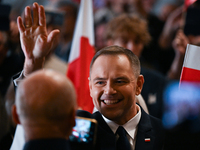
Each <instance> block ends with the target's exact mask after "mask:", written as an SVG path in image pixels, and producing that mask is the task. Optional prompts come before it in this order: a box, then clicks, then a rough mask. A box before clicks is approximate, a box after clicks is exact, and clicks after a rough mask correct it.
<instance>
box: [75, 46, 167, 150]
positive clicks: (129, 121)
mask: <svg viewBox="0 0 200 150" xmlns="http://www.w3.org/2000/svg"><path fill="white" fill-rule="evenodd" d="M143 83H144V77H143V76H142V75H140V62H139V59H138V57H137V56H136V55H134V54H133V52H132V51H130V50H128V49H125V48H122V47H119V46H109V47H105V48H103V49H101V50H100V51H98V52H97V53H96V54H95V56H94V57H93V59H92V61H91V64H90V78H89V86H90V95H91V97H92V98H93V102H94V105H95V107H96V108H97V109H98V111H97V112H96V113H94V114H92V115H91V117H92V118H95V119H96V120H97V121H98V125H99V127H98V132H97V143H96V148H97V149H101V150H103V149H113V150H114V149H118V148H119V145H118V139H120V135H118V133H117V132H118V128H119V127H120V126H121V127H123V128H124V129H125V131H126V132H125V133H126V137H125V138H127V141H128V145H129V146H130V149H135V150H138V149H149V150H150V149H152V150H157V149H162V147H163V141H164V132H163V129H162V124H161V122H160V120H158V119H156V118H154V117H152V116H149V115H148V114H146V113H145V112H144V110H143V109H142V108H141V107H140V106H139V105H137V104H136V99H135V96H136V95H139V94H140V93H141V90H142V87H143ZM82 113H83V111H79V113H78V114H79V115H80V114H82ZM116 138H117V140H116ZM123 143H125V141H124V142H123ZM122 149H126V148H124V147H123V148H122Z"/></svg>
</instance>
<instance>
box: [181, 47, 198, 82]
mask: <svg viewBox="0 0 200 150" xmlns="http://www.w3.org/2000/svg"><path fill="white" fill-rule="evenodd" d="M183 81H186V82H197V83H200V47H199V46H195V45H191V44H188V45H187V49H186V53H185V58H184V63H183V68H182V73H181V78H180V82H183Z"/></svg>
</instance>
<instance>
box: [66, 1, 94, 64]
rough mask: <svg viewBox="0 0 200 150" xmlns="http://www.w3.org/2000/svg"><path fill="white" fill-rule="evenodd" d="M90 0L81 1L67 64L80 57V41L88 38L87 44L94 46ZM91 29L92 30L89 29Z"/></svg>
mask: <svg viewBox="0 0 200 150" xmlns="http://www.w3.org/2000/svg"><path fill="white" fill-rule="evenodd" d="M92 14H93V9H92V0H81V4H80V8H79V13H78V18H77V22H76V27H75V31H74V37H73V40H72V47H71V51H70V56H69V63H70V62H72V61H73V60H75V59H77V58H78V57H79V55H80V39H81V37H82V36H84V37H88V39H89V43H90V44H91V45H94V34H93V33H94V24H93V16H92ZM91 28H92V29H91Z"/></svg>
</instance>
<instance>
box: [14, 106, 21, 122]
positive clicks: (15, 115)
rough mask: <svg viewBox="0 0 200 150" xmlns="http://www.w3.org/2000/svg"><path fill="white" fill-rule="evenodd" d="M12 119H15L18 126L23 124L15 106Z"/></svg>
mask: <svg viewBox="0 0 200 150" xmlns="http://www.w3.org/2000/svg"><path fill="white" fill-rule="evenodd" d="M12 117H13V121H14V122H15V123H16V124H21V123H20V121H19V116H18V114H17V108H16V105H15V104H14V105H13V106H12Z"/></svg>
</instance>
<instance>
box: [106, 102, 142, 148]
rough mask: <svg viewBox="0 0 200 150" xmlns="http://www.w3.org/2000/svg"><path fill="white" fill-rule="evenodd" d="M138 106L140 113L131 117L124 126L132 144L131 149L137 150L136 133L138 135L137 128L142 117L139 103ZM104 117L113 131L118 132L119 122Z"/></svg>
mask: <svg viewBox="0 0 200 150" xmlns="http://www.w3.org/2000/svg"><path fill="white" fill-rule="evenodd" d="M137 108H138V113H137V114H136V115H135V116H134V117H133V118H131V119H130V120H129V121H128V122H127V123H125V124H124V125H122V126H123V128H124V129H125V130H126V132H127V133H128V134H127V138H128V140H129V142H130V145H131V149H132V150H135V143H136V135H137V130H138V123H139V121H140V118H141V109H140V107H139V106H138V105H137ZM102 117H103V118H104V120H105V122H106V123H107V124H108V126H109V127H110V128H111V130H112V131H113V133H116V131H117V128H118V127H119V125H118V124H116V123H114V122H113V121H111V120H109V119H107V118H106V117H104V116H103V115H102Z"/></svg>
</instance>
